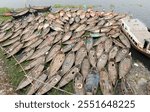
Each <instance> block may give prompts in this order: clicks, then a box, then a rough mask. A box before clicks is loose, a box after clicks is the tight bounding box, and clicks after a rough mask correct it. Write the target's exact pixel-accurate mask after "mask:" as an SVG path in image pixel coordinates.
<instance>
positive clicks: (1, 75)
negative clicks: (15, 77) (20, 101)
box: [0, 59, 16, 95]
mask: <svg viewBox="0 0 150 112" xmlns="http://www.w3.org/2000/svg"><path fill="white" fill-rule="evenodd" d="M15 94H16V93H15V91H14V90H13V87H12V86H11V84H10V83H9V78H8V76H7V74H6V73H5V71H4V62H3V60H2V59H0V95H15Z"/></svg>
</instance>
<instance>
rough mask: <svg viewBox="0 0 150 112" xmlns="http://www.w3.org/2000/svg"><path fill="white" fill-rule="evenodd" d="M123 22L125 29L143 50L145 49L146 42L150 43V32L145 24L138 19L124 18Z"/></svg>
mask: <svg viewBox="0 0 150 112" xmlns="http://www.w3.org/2000/svg"><path fill="white" fill-rule="evenodd" d="M121 21H122V26H123V27H124V29H125V30H126V31H127V32H128V33H129V34H130V36H131V38H133V39H134V40H135V41H136V43H137V44H138V45H139V46H140V47H141V48H143V46H144V43H145V40H147V41H149V42H150V32H149V31H148V29H147V27H146V25H145V24H143V23H142V22H140V21H139V20H138V19H130V18H124V19H122V20H121Z"/></svg>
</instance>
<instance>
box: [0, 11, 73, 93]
mask: <svg viewBox="0 0 150 112" xmlns="http://www.w3.org/2000/svg"><path fill="white" fill-rule="evenodd" d="M9 11H10V9H8V8H0V14H2V13H5V12H9ZM8 19H11V18H10V17H3V16H0V22H2V21H6V20H8ZM0 58H1V59H2V60H3V61H4V65H5V66H4V69H5V72H6V73H7V74H8V77H9V81H10V83H11V84H12V86H13V87H14V89H16V88H17V86H18V84H19V83H20V81H21V80H22V79H23V78H24V73H23V72H19V71H21V68H20V66H15V64H16V61H15V60H14V59H13V58H9V59H6V56H5V55H4V52H3V51H2V50H1V49H0ZM29 88H30V87H27V88H26V89H23V90H21V91H18V94H26V92H27V91H28V89H29ZM63 89H64V90H66V91H69V92H73V86H72V82H71V83H69V84H68V85H67V86H66V87H64V88H63ZM48 94H53V95H59V94H66V93H64V92H61V91H59V90H56V89H52V90H51V91H50V92H48Z"/></svg>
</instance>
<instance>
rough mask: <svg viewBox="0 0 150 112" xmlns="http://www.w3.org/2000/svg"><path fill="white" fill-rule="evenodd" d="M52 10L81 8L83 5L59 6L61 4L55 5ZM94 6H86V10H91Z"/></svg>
mask: <svg viewBox="0 0 150 112" xmlns="http://www.w3.org/2000/svg"><path fill="white" fill-rule="evenodd" d="M53 7H54V8H83V7H84V6H83V5H61V4H55V5H54V6H53ZM93 7H95V6H94V5H88V6H87V8H93Z"/></svg>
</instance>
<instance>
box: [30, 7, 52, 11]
mask: <svg viewBox="0 0 150 112" xmlns="http://www.w3.org/2000/svg"><path fill="white" fill-rule="evenodd" d="M30 8H31V9H34V10H36V11H37V12H47V11H50V10H51V6H30Z"/></svg>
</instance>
